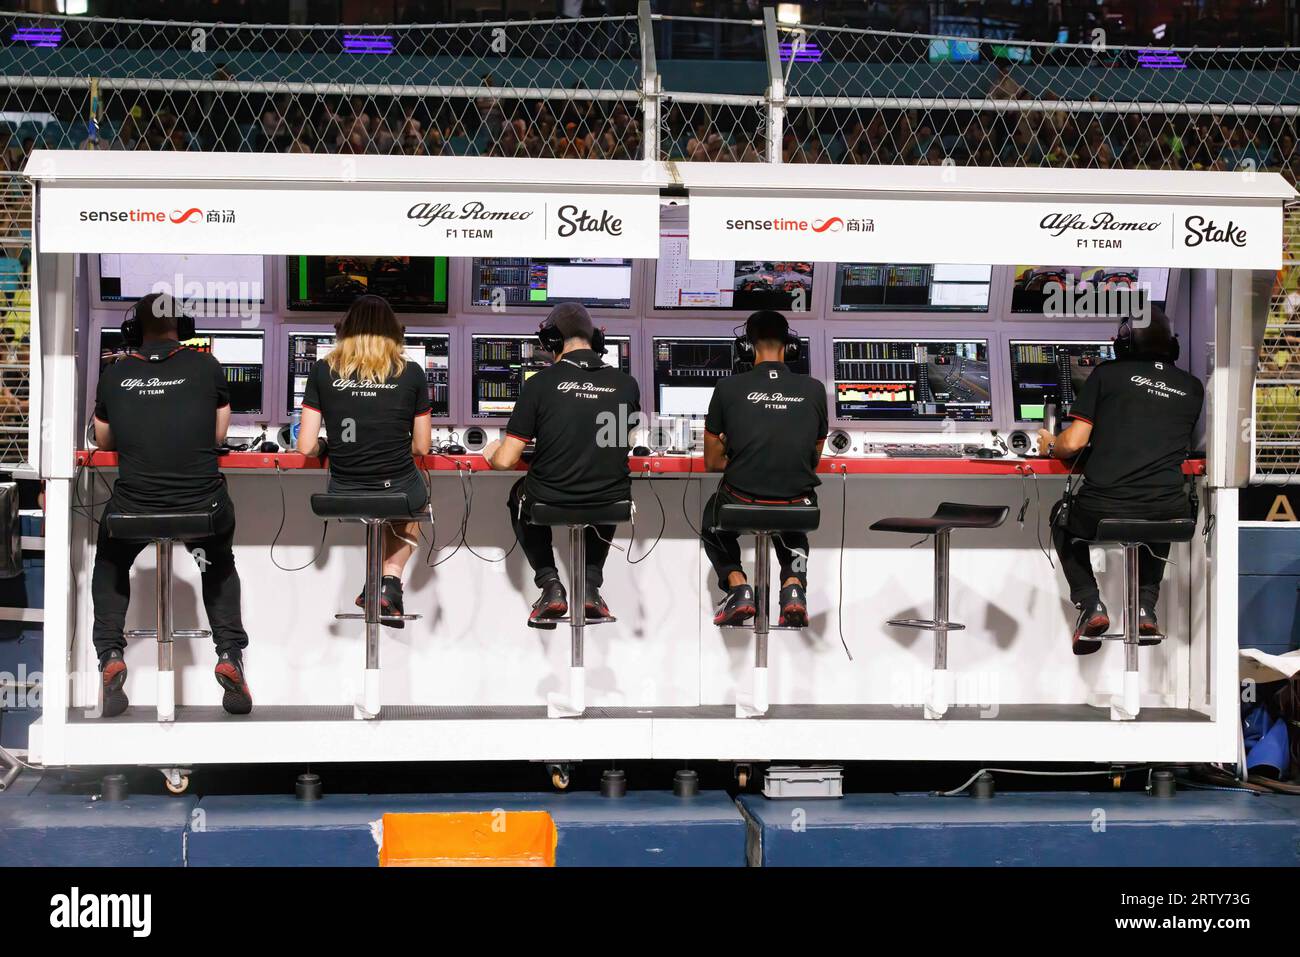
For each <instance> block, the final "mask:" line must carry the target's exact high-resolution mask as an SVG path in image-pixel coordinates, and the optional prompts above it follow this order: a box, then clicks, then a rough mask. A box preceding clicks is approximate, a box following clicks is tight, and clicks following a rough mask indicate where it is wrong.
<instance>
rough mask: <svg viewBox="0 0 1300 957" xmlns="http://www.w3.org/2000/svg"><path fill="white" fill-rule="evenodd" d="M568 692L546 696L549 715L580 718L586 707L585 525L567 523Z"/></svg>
mask: <svg viewBox="0 0 1300 957" xmlns="http://www.w3.org/2000/svg"><path fill="white" fill-rule="evenodd" d="M568 618H569V693H568V694H567V695H564V694H560V693H559V692H557V691H552V692H551V693H550V694H548V695H547V696H546V716H547V717H548V718H580V717H582V713H583V712H584V711H585V710H586V709H587V702H586V697H587V681H586V671H585V670H584V667H583V642H584V640H585V638H586V629H587V527H586V526H585V525H570V526H569V615H568Z"/></svg>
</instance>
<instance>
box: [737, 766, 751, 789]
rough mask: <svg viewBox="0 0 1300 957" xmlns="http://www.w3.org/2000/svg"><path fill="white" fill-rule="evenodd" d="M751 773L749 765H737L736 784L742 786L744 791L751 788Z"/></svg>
mask: <svg viewBox="0 0 1300 957" xmlns="http://www.w3.org/2000/svg"><path fill="white" fill-rule="evenodd" d="M750 773H751V769H750V767H749V765H748V764H737V765H736V784H737V785H739V786H740V789H741V790H742V791H743V790H745V788H747V787H749V776H750Z"/></svg>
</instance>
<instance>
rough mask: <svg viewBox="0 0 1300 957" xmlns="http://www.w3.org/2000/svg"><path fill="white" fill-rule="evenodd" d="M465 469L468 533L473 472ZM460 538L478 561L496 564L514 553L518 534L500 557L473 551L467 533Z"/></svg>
mask: <svg viewBox="0 0 1300 957" xmlns="http://www.w3.org/2000/svg"><path fill="white" fill-rule="evenodd" d="M467 471H469V482H468V485H467V488H468V493H467V494H466V498H465V531H466V533H468V531H469V516H470V510H471V509H473V507H474V472H473V470H467ZM462 539H463V541H464V544H465V548H466V550H467V551H468V552H469V553H470V554H471V555H473V556H474V557H475V558H477V559H479V560H480V561H484V562H487V563H488V564H489V565H496V564H499V563H501V562H503V561H505V560H506V559H507V558H509V557H510V556H511V555H512V554H513V553H514V550H515V549H516V548H518V547H519V536H518V535H516V536H515V540H514V543H513V544H511V546H510V550H509V551H508V552H506V553H505V554H504V555H502V556H501V557H500V558H488V557H487V556H486V555H480V554H479V553H478V552H476V551H474V546H473V545H471V544H470V543H469V537H468V534H466V535H463V536H462Z"/></svg>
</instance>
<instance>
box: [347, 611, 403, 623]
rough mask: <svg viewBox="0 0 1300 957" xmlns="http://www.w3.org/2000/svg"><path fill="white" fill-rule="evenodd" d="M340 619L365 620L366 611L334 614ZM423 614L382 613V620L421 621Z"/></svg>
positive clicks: (380, 617) (380, 618)
mask: <svg viewBox="0 0 1300 957" xmlns="http://www.w3.org/2000/svg"><path fill="white" fill-rule="evenodd" d="M334 617H335V619H336V620H338V621H365V620H366V615H365V612H356V611H348V612H343V613H341V614H338V615H335V616H334ZM423 617H424V616H423V615H380V616H379V620H380V621H419V620H420V619H421V618H423Z"/></svg>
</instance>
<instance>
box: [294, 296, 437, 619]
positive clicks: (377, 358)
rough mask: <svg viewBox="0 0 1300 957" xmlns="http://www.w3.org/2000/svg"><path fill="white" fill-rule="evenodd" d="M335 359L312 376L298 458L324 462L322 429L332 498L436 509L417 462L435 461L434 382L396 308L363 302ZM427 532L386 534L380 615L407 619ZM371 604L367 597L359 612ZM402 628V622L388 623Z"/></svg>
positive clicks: (399, 529) (375, 299)
mask: <svg viewBox="0 0 1300 957" xmlns="http://www.w3.org/2000/svg"><path fill="white" fill-rule="evenodd" d="M337 332H338V338H337V339H336V341H335V343H334V348H333V349H331V350H330V353H329V355H327V356H326V357H325V358H323V359H318V360H317V361H316V364H315V365H314V366H312V370H311V373H310V374H309V375H308V376H307V388H306V389H305V390H304V391H303V397H302V422H301V423H300V424H299V426H298V451H299V452H302V453H303V454H304V455H320V454H323V453H324V452H325V451H326V445H325V442H324V441H323V440H321V439H320V437H319V436H320V427H321V422H322V421H324V423H325V431H326V432H327V434H328V435H329V446H328V454H329V467H330V482H329V491H331V492H383V491H392V492H402V493H403V494H405V495H406V500H407V503H408V504H409V505H410V508H411V513H412V514H415V513H417V512H419V511H420V510H421V509H423V508H425V507H426V506H427V505H428V504H429V489H428V486H426V485H425V482H424V478H423V477H422V476H421V475H420V471H419V469H417V468H416V467H415V459H414V458H412V456H414V455H427V454H428V452H429V446H430V444H431V436H432V427H431V425H430V420H429V413H430V408H429V382H428V379H427V378H426V374H425V371H424V369H422V368H421V367H420V366H419V365H417V364H416V363H414V362H411V361H409V360H408V359H407V358H406V351H405V347H406V335H405V330H404V329H403V328H402V325H401V323H399V322H398V321H397V316H396V314H395V313H394V312H393V308H392V306H390V305H389V304H388V300H386V299H384V298H382V297H381V296H358V297H357V298H356V299H355V300H354V301H353V303H352V305H351V306H350V307H349V308H348V312H347V315H345V316H344V317H343V321H342V322H340V323H339V324H338V328H337ZM417 534H419V525H418V523H417V522H415V521H411V522H406V523H403V524H401V525H400V526H399V525H397V524H396V523H389V524H388V525H385V526H384V580H383V585H382V587H381V589H380V598H379V601H380V610H381V611H382V613H383V614H385V615H400V614H402V613H403V610H402V609H403V606H402V572H403V571H404V570H405V569H406V563H407V562H408V561H410V558H411V554H412V553H413V551H414V549H415V542H416V535H417ZM364 604H365V589H364V588H363V589H362V593H361V594H360V595H358V596H357V605H358V606H360V605H364ZM384 624H385V625H388V626H389V627H391V628H401V627H402V625H403V623H402V622H401V621H386V622H384Z"/></svg>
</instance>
